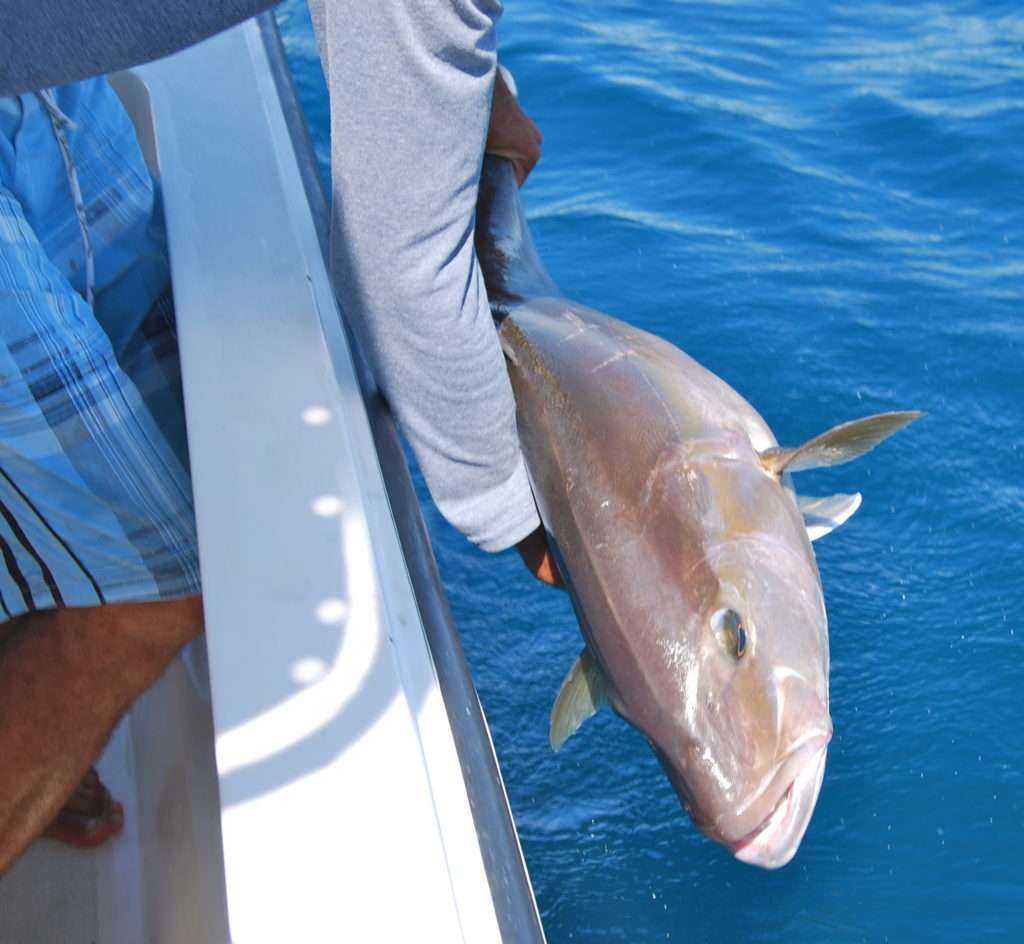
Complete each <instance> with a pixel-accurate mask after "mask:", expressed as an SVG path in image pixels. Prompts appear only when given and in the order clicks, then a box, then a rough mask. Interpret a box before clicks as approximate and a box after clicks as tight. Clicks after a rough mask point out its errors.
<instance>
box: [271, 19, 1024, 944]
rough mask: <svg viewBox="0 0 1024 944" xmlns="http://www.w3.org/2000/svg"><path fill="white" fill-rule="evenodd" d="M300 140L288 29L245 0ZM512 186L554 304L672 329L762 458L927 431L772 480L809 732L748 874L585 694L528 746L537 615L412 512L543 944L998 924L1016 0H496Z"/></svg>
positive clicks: (973, 933)
mask: <svg viewBox="0 0 1024 944" xmlns="http://www.w3.org/2000/svg"><path fill="white" fill-rule="evenodd" d="M280 15H281V20H282V24H283V26H284V30H285V35H286V41H287V45H288V49H289V54H290V57H291V61H292V65H293V69H294V71H295V74H296V79H297V81H298V85H299V88H300V94H301V96H302V98H303V101H304V104H305V107H306V109H307V116H308V118H309V121H310V125H311V128H312V131H313V135H314V137H315V139H316V144H317V150H318V154H319V155H320V157H321V159H322V160H324V161H325V162H326V159H327V153H328V151H327V138H328V127H327V106H326V101H325V99H324V98H323V90H322V81H321V79H320V77H319V75H318V71H317V70H318V63H317V60H316V53H315V45H314V43H313V41H312V38H311V34H310V33H309V25H308V19H307V17H306V14H305V11H304V9H303V8H302V6H301V5H300V3H299V2H297V0H291V2H290V3H288V4H286V5H285V6H284V8H283V9H282V10H281V12H280ZM499 38H500V45H501V51H502V57H503V59H504V61H505V62H506V64H507V65H509V66H510V67H511V68H512V70H513V71H514V72H515V74H516V77H517V79H518V82H519V87H520V94H521V98H522V100H523V102H524V104H525V105H526V107H527V109H528V110H529V111H530V113H531V114H532V116H533V117H534V118H535V120H536V121H537V123H538V124H539V125H540V127H541V129H542V131H543V133H544V136H545V146H544V159H543V161H542V163H541V165H540V166H539V167H538V169H537V170H536V171H535V173H534V176H533V177H532V178H531V180H530V182H529V184H528V185H527V187H526V189H525V191H524V197H525V200H526V203H527V206H528V211H529V216H530V219H531V225H532V228H533V231H534V235H535V237H536V239H537V242H538V244H539V247H540V251H541V254H542V256H543V257H544V259H545V260H546V262H547V265H548V268H549V269H550V271H551V273H552V275H553V276H554V277H555V279H556V281H557V282H558V283H559V284H560V285H561V287H562V288H563V289H564V291H565V292H566V294H567V295H569V296H570V297H573V298H576V299H578V300H580V301H582V302H584V303H586V304H589V305H592V306H594V307H596V308H599V309H602V310H604V311H607V312H609V313H610V314H613V315H616V316H617V317H620V318H623V319H625V320H627V321H630V322H633V323H635V324H637V325H639V326H641V327H643V328H645V329H647V330H649V331H654V332H656V333H658V334H660V335H662V336H664V337H666V338H668V339H669V340H671V341H672V342H674V343H676V344H678V345H679V346H680V347H682V348H683V349H684V350H686V351H687V352H688V353H690V354H691V355H692V356H694V357H696V358H697V359H698V360H699V361H701V362H702V363H703V364H705V365H706V366H708V367H709V368H711V369H712V370H714V371H716V372H717V373H719V374H720V375H721V376H723V377H724V378H725V379H726V380H728V381H729V382H730V383H731V384H732V385H733V386H734V387H736V389H737V390H739V391H740V392H741V393H742V394H743V395H744V396H745V397H746V398H747V399H748V400H749V401H750V402H751V403H752V404H754V406H755V407H757V408H758V409H759V410H760V412H761V413H762V415H764V416H765V418H766V419H767V420H768V421H769V423H770V424H771V426H772V427H773V429H774V430H775V432H776V435H777V436H778V437H779V439H780V440H781V441H782V442H784V443H789V444H796V443H799V442H801V441H803V440H804V439H806V438H808V437H810V436H812V435H814V434H815V433H818V432H820V431H822V430H824V429H826V428H827V427H829V426H831V425H833V424H835V423H837V422H840V421H842V420H847V419H851V418H854V417H856V416H859V415H862V414H867V413H872V412H876V411H881V410H888V409H900V408H918V409H924V410H927V411H928V413H929V416H928V417H927V418H926V419H925V420H924V421H922V422H920V423H918V424H917V425H915V426H914V427H913V428H911V429H910V430H908V431H906V432H904V433H901V434H900V435H899V436H898V437H897V438H896V439H894V440H893V441H892V442H890V443H887V444H886V445H885V446H883V447H882V448H880V449H879V450H878V451H877V452H875V453H873V454H872V455H871V456H869V457H867V458H865V459H862V460H860V461H859V462H857V463H854V464H851V465H849V466H845V467H842V468H840V469H835V470H832V471H828V472H814V473H807V474H804V475H803V476H802V477H801V478H800V480H799V482H798V487H799V488H800V489H801V491H805V492H807V493H809V494H829V493H831V492H834V491H856V490H859V491H862V492H863V493H864V506H863V508H862V509H861V511H860V512H859V513H858V514H857V515H856V517H855V518H854V519H852V520H851V522H850V523H849V524H847V525H846V526H845V527H844V528H843V529H842V530H840V531H839V532H837V533H835V534H834V535H831V536H830V537H828V538H826V539H824V540H823V541H821V542H819V543H818V544H817V545H816V550H817V553H818V560H819V563H820V567H821V574H822V581H823V585H824V588H825V596H826V600H827V602H828V610H829V616H830V625H831V647H832V685H831V708H832V716H833V721H834V724H835V738H834V740H833V742H832V746H831V749H830V753H829V761H828V768H827V772H826V775H825V782H824V785H823V787H822V792H821V798H820V801H819V804H818V808H817V811H816V813H815V815H814V819H813V821H812V823H811V826H810V829H809V831H808V833H807V836H806V838H805V840H804V843H803V846H802V847H801V850H800V852H799V854H798V855H797V857H796V859H795V860H794V861H793V863H792V864H790V865H789V866H787V867H786V868H784V869H782V870H781V871H779V872H776V873H767V872H762V871H758V870H755V869H753V868H750V867H748V866H744V865H742V864H740V863H737V862H735V861H733V860H732V859H731V858H730V856H729V855H728V854H727V853H726V852H725V851H724V850H722V849H720V848H718V847H717V846H714V845H712V844H711V843H710V842H708V841H707V840H705V839H703V838H702V837H701V836H700V835H699V834H698V833H697V832H696V830H695V829H694V828H693V827H692V826H691V825H690V823H689V822H688V820H687V818H686V817H685V815H684V814H683V813H682V812H681V810H680V808H679V806H678V804H677V801H676V799H675V796H674V794H673V792H672V791H671V789H670V787H669V785H668V783H667V781H666V779H665V777H664V776H663V775H662V772H661V770H660V768H659V766H658V765H657V763H656V761H655V759H654V757H653V756H652V755H651V753H650V751H649V750H648V749H647V747H646V745H645V743H644V742H643V740H642V739H641V737H640V736H639V735H638V734H636V733H635V732H634V731H632V730H631V729H630V728H628V727H627V726H626V725H625V724H624V723H623V722H622V721H620V720H619V719H617V718H616V717H614V716H613V715H611V714H610V713H605V714H603V715H602V716H599V717H598V718H596V719H594V720H593V721H592V722H590V723H588V724H587V725H586V726H585V728H584V729H583V730H582V731H581V732H580V734H579V735H577V736H576V737H575V738H574V739H573V740H572V741H571V742H570V743H569V745H567V747H566V749H565V750H564V751H563V752H562V753H561V754H559V755H554V754H552V753H551V751H550V749H549V747H548V744H547V719H548V712H549V710H550V706H551V701H552V699H553V697H554V694H555V692H556V691H557V689H558V686H559V684H560V682H561V680H562V678H563V676H564V674H565V672H566V670H567V669H568V666H569V665H570V663H571V662H572V660H573V659H574V658H575V656H576V654H577V652H578V649H579V647H580V638H579V634H578V630H577V629H576V625H575V620H574V617H573V614H572V611H571V608H570V606H569V604H568V602H567V600H566V599H565V598H564V597H563V596H562V595H560V594H558V593H556V592H554V591H547V590H545V589H543V588H541V587H539V585H536V584H534V583H533V582H532V580H531V578H530V577H529V576H528V575H527V573H526V572H525V570H524V569H523V568H522V566H521V564H520V563H519V562H518V560H517V559H516V558H515V557H514V556H513V555H505V556H501V557H497V558H494V557H488V556H486V555H484V554H482V553H480V552H478V551H476V550H474V549H473V548H471V547H470V546H468V545H467V544H466V542H465V541H464V540H463V539H462V538H461V537H460V536H459V535H457V534H456V533H455V532H453V531H452V530H451V529H450V528H448V527H447V525H445V524H444V522H443V521H441V519H440V518H439V516H438V515H437V513H436V512H435V511H434V510H433V509H432V508H431V507H429V506H427V509H426V510H427V515H428V523H429V525H430V528H431V532H432V535H433V537H434V540H435V547H436V551H437V555H438V558H439V561H440V565H441V569H442V572H443V575H444V578H445V583H446V585H447V588H448V592H449V594H450V598H451V603H452V607H453V610H454V612H455V616H456V620H457V622H458V624H459V626H460V628H461V631H462V635H463V641H464V644H465V647H466V650H467V654H468V657H469V660H470V663H471V665H472V668H473V671H474V675H475V678H476V682H477V687H478V689H479V691H480V696H481V700H482V702H483V705H484V708H485V710H486V713H487V716H488V719H489V721H490V724H491V729H492V732H493V736H494V741H495V744H496V747H497V750H498V754H499V757H500V760H501V764H502V769H503V772H504V776H505V781H506V785H507V788H508V793H509V796H510V799H511V803H512V807H513V811H514V813H515V816H516V820H517V823H518V825H519V829H520V834H521V837H522V842H523V847H524V850H525V854H526V859H527V863H528V866H529V869H530V873H531V877H532V879H533V882H534V886H535V888H536V893H537V900H538V902H539V905H540V908H541V912H542V916H543V919H544V924H545V928H546V931H547V935H548V939H549V940H550V941H551V942H552V944H559V942H565V941H583V942H591V941H594V942H600V941H627V942H646V941H686V942H703V941H709V942H710V941H715V942H719V941H720V942H734V941H766V942H767V941H786V942H822V941H835V942H855V941H857V942H859V941H872V942H873V941H879V942H882V941H892V942H898V941H911V940H914V941H917V940H927V941H943V942H945V941H949V942H962V941H989V940H992V941H1014V940H1022V939H1024V877H1022V874H1021V869H1020V858H1021V852H1022V851H1024V734H1022V725H1024V719H1022V711H1021V709H1020V704H1021V695H1022V694H1024V649H1022V644H1024V622H1022V619H1021V614H1022V611H1024V580H1022V576H1024V566H1022V555H1024V449H1022V446H1021V440H1022V433H1024V428H1022V418H1021V413H1022V406H1024V311H1022V306H1024V211H1022V198H1024V13H1022V12H1021V11H1020V8H1019V6H1018V5H1017V4H1012V3H982V2H923V3H915V4H897V3H887V2H864V3H857V4H837V3H810V2H785V0H760V2H755V0H732V2H730V0H723V2H693V3H686V2H674V0H673V2H669V0H659V2H657V3H651V2H644V0H615V2H609V3H603V4H601V3H597V4H595V3H590V2H583V0H543V2H541V0H509V2H508V3H507V9H506V13H505V16H504V18H503V20H502V22H501V25H500V31H499Z"/></svg>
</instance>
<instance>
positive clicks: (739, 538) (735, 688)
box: [631, 452, 832, 868]
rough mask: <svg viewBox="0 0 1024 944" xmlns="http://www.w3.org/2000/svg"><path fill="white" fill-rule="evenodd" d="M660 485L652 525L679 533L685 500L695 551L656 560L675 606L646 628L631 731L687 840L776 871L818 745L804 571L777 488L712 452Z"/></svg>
mask: <svg viewBox="0 0 1024 944" xmlns="http://www.w3.org/2000/svg"><path fill="white" fill-rule="evenodd" d="M674 474H676V475H677V476H680V474H681V477H679V479H678V480H679V482H680V483H681V485H680V487H678V488H673V487H669V488H666V489H663V495H662V497H663V499H664V501H665V502H666V503H667V504H666V505H665V506H663V507H661V508H660V509H658V510H657V516H658V519H659V521H661V522H663V523H670V522H671V521H672V520H673V517H674V516H673V508H672V507H671V504H672V502H673V501H675V502H689V503H690V504H689V508H690V509H691V513H690V514H689V516H688V518H687V520H690V521H692V520H693V515H692V508H693V503H694V501H695V498H696V500H697V505H698V506H699V507H700V508H701V515H702V520H703V526H702V527H701V528H700V529H699V541H700V550H699V553H697V554H695V553H694V551H693V549H692V548H691V550H690V552H689V554H688V555H686V556H685V558H684V559H683V560H682V561H681V562H680V563H679V564H673V561H672V560H671V554H670V553H669V549H668V547H667V546H666V545H665V544H664V543H663V544H662V546H661V552H662V554H663V555H664V554H665V553H668V556H667V557H666V556H663V557H662V560H661V561H660V564H661V566H659V567H658V570H659V572H660V573H661V574H662V575H664V574H665V571H666V568H671V567H672V566H675V567H676V569H677V572H678V573H679V574H680V588H681V593H684V594H686V595H687V600H686V604H685V605H681V606H679V607H677V609H676V612H675V613H673V614H671V615H667V619H665V618H663V619H664V622H663V624H662V625H661V626H660V627H659V631H658V635H657V639H658V643H659V648H660V649H661V653H660V656H661V662H660V664H659V663H658V653H652V654H651V655H652V657H653V662H654V667H653V668H652V671H651V672H650V676H649V677H650V678H652V679H653V680H654V682H653V684H655V685H659V686H664V688H663V690H662V691H661V692H658V693H656V697H654V698H653V699H649V700H648V704H650V703H654V704H656V705H657V706H658V710H657V712H656V713H654V714H653V715H651V714H648V715H647V716H646V717H645V718H642V719H637V720H634V723H636V724H637V727H639V728H640V729H641V730H642V731H643V732H644V734H645V735H647V737H648V739H649V740H650V741H651V743H652V745H653V746H654V749H655V751H656V753H657V755H658V757H659V758H660V760H661V762H662V764H663V765H664V767H665V769H666V771H667V772H668V775H669V778H670V780H671V781H672V783H673V785H674V786H675V788H676V791H677V793H678V794H679V797H680V799H681V800H682V802H683V805H684V806H685V807H686V808H687V810H688V811H689V812H690V815H691V816H692V818H693V820H694V821H695V823H696V824H697V825H698V827H699V828H700V829H701V830H702V831H704V832H705V833H706V834H707V835H708V836H710V837H711V838H712V839H714V840H716V841H718V842H720V843H722V844H723V845H725V846H726V847H727V848H729V849H730V850H731V851H732V852H733V853H734V855H736V857H737V858H739V859H741V860H742V861H745V862H748V863H751V864H755V865H759V866H762V867H765V868H778V867H780V866H782V865H785V864H786V863H787V862H788V861H789V860H790V859H791V858H792V857H793V855H794V854H795V853H796V850H797V848H798V846H799V844H800V841H801V839H802V838H803V835H804V832H805V831H806V829H807V826H808V824H809V822H810V818H811V813H812V812H813V809H814V805H815V802H816V800H817V796H818V791H819V789H820V787H821V781H822V776H823V774H824V767H825V754H826V747H827V745H828V742H829V740H830V738H831V735H832V723H831V719H830V717H829V711H828V668H829V656H828V629H827V622H826V617H825V606H824V600H823V597H822V592H821V584H820V580H819V578H818V572H817V567H816V565H815V562H814V556H813V552H812V551H811V548H810V543H809V541H808V540H807V537H806V534H805V532H804V529H803V523H802V519H801V518H800V514H799V511H798V510H797V508H796V503H795V501H794V499H793V496H792V493H791V491H790V490H789V489H788V486H787V483H785V482H780V481H779V479H778V478H775V477H772V476H769V475H767V474H765V473H764V471H763V470H762V469H761V468H760V466H758V465H757V464H756V463H754V462H747V461H743V457H742V456H736V455H734V454H733V455H725V456H723V455H722V454H721V452H718V453H713V454H711V455H708V456H703V457H697V458H696V459H695V460H694V459H693V458H692V457H691V459H690V460H688V461H687V463H685V468H683V469H681V470H679V469H677V470H675V472H674ZM678 517H679V518H680V519H681V518H682V517H683V516H682V515H678ZM669 526H670V525H669ZM694 539H695V536H694V534H693V533H692V531H691V534H690V540H691V542H692V541H693V540H694ZM679 612H682V613H683V614H684V616H683V618H681V619H680V618H678V614H679ZM631 720H633V719H631Z"/></svg>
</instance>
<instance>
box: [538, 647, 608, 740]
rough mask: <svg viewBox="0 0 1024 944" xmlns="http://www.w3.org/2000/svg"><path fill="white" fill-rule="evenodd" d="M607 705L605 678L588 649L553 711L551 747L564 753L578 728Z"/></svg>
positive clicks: (566, 678)
mask: <svg viewBox="0 0 1024 944" xmlns="http://www.w3.org/2000/svg"><path fill="white" fill-rule="evenodd" d="M607 703H608V697H607V694H606V688H605V682H604V675H603V674H602V673H601V669H600V668H599V667H598V665H597V662H596V661H595V660H594V657H593V656H592V655H591V653H590V650H589V649H584V650H583V651H582V652H581V653H580V656H579V658H578V659H577V660H576V661H575V662H574V663H573V665H572V668H571V669H570V670H569V674H568V675H567V676H566V677H565V681H564V682H562V687H561V688H560V689H559V691H558V697H557V698H556V699H555V704H554V706H553V707H552V709H551V728H550V731H549V733H548V737H549V739H550V741H551V747H552V748H553V749H554V750H556V751H559V750H561V749H562V745H563V744H564V743H565V742H566V741H567V740H569V738H570V737H572V735H573V734H575V733H576V729H577V728H579V726H580V725H581V724H583V722H584V721H586V720H587V718H589V717H590V716H591V715H594V714H596V713H597V712H598V711H599V710H600V708H601V707H602V706H603V705H606V704H607Z"/></svg>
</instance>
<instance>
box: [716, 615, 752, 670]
mask: <svg viewBox="0 0 1024 944" xmlns="http://www.w3.org/2000/svg"><path fill="white" fill-rule="evenodd" d="M711 628H712V629H713V630H714V633H715V637H716V638H717V639H718V644H719V645H720V646H721V647H722V648H723V649H724V650H725V651H726V652H727V653H728V654H729V655H731V656H732V657H733V658H734V659H737V660H739V659H742V658H743V656H744V655H745V654H746V652H747V630H746V628H745V627H744V626H743V620H741V619H740V614H739V613H737V612H736V611H735V610H729V609H724V610H719V611H718V612H717V613H715V615H714V616H713V617H712V618H711Z"/></svg>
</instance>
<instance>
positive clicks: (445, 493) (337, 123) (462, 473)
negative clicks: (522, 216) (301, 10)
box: [311, 0, 540, 551]
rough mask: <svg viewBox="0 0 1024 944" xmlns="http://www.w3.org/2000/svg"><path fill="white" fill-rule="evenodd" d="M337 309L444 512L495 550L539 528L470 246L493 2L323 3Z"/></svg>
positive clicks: (497, 8)
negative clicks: (359, 344) (329, 101)
mask: <svg viewBox="0 0 1024 944" xmlns="http://www.w3.org/2000/svg"><path fill="white" fill-rule="evenodd" d="M311 7H312V12H313V20H314V23H315V24H316V26H317V31H318V35H319V40H320V46H321V55H322V59H323V61H324V64H325V72H326V75H327V80H328V85H329V88H330V93H331V94H330V99H331V139H332V149H331V166H332V177H333V183H332V190H333V217H332V228H331V268H332V275H333V278H334V282H335V288H336V291H337V294H338V298H339V301H340V303H341V305H342V308H343V309H344V311H345V313H346V315H347V317H348V319H349V320H350V322H351V324H352V326H353V330H354V331H355V332H356V334H357V336H358V337H359V340H360V343H361V345H362V347H363V348H364V350H365V351H366V353H367V356H368V359H369V360H370V363H371V366H372V368H373V370H374V374H375V376H376V378H377V381H378V383H379V384H380V386H381V389H382V390H383V392H384V394H385V396H386V397H387V399H388V401H389V403H390V405H391V408H392V411H393V412H394V414H395V416H396V418H397V419H398V421H399V424H400V425H401V427H402V429H403V432H404V433H405V435H406V437H407V438H408V440H409V442H410V445H411V446H412V449H413V452H414V453H415V455H416V458H417V460H418V462H419V464H420V468H421V469H422V471H423V474H424V477H425V479H426V481H427V486H428V488H429V489H430V493H431V496H432V498H433V499H434V501H435V503H436V504H437V506H438V508H439V510H440V511H441V513H442V514H443V515H444V516H445V517H446V518H447V519H448V520H449V521H450V522H451V523H452V524H453V525H454V526H455V527H456V528H458V529H459V530H461V531H462V532H463V533H464V534H465V535H466V536H467V537H468V538H469V539H470V540H472V541H474V542H475V543H476V544H478V545H479V546H481V547H482V548H484V549H485V550H491V551H498V550H503V549H504V548H507V547H510V546H511V545H513V544H515V543H516V542H518V541H519V540H521V539H522V538H524V537H525V536H526V535H527V534H529V533H530V532H531V531H533V530H534V529H535V528H536V527H538V526H539V524H540V519H539V517H538V515H537V510H536V506H535V504H534V500H533V495H532V492H531V489H530V484H529V480H528V476H527V474H526V469H525V466H524V463H523V458H522V455H521V453H520V449H519V440H518V435H517V432H516V419H515V402H514V399H513V396H512V389H511V385H510V383H509V379H508V374H507V371H506V369H505V365H504V359H503V357H502V353H501V349H500V346H499V342H498V338H497V333H496V331H495V329H494V324H493V321H492V319H491V313H490V305H489V303H488V299H487V293H486V289H485V288H484V283H483V277H482V275H481V272H480V267H479V265H478V264H477V258H476V251H475V248H474V240H473V235H474V225H475V215H476V198H477V188H478V184H479V180H480V169H481V164H482V160H483V150H484V142H485V140H486V135H487V127H488V123H489V120H490V101H491V91H492V88H493V83H494V71H495V64H496V43H495V35H494V26H495V21H496V20H497V18H498V16H499V15H500V13H501V4H500V3H497V2H494V0H421V2H416V3H410V2H408V0H377V2H374V3H365V2H362V0H327V2H326V3H322V2H317V0H314V2H313V3H311Z"/></svg>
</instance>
